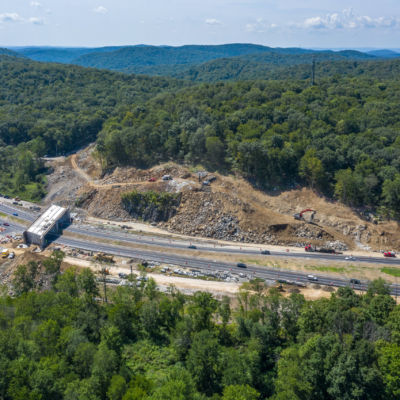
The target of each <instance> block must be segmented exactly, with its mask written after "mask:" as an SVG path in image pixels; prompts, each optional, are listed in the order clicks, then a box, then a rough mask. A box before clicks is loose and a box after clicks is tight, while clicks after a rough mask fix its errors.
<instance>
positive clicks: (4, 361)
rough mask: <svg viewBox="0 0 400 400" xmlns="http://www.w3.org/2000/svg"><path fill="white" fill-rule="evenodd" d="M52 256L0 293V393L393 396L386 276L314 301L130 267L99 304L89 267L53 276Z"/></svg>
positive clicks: (54, 397)
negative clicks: (155, 277)
mask: <svg viewBox="0 0 400 400" xmlns="http://www.w3.org/2000/svg"><path fill="white" fill-rule="evenodd" d="M61 260H62V254H61V253H60V252H57V253H55V254H53V256H52V257H51V258H49V259H47V260H44V261H42V262H35V261H30V262H29V263H28V264H27V265H20V266H19V267H18V269H17V271H16V275H15V279H14V287H15V291H16V296H15V297H14V298H10V297H7V296H6V295H3V296H1V297H0V370H1V374H0V398H2V399H4V400H39V399H42V400H45V399H51V400H58V399H60V400H61V399H64V400H202V399H203V400H205V399H213V400H219V399H220V400H264V399H271V400H288V399H290V400H357V399H358V400H369V399H370V400H380V399H382V400H392V399H393V400H395V399H398V398H399V396H400V380H399V367H400V366H399V360H400V307H399V306H396V305H395V301H394V300H393V299H392V298H391V297H390V296H389V295H388V292H387V288H386V287H385V285H384V283H383V281H374V282H372V283H371V285H370V288H369V290H368V292H367V293H366V294H364V295H357V294H355V293H354V291H353V290H352V289H351V288H349V287H346V288H339V289H338V291H337V292H336V293H334V294H331V297H330V298H329V299H321V300H316V301H306V300H305V299H304V297H303V296H302V295H301V294H298V293H296V292H293V293H291V294H289V295H288V296H285V297H284V296H283V295H282V293H280V292H279V291H278V290H277V289H269V291H268V292H267V291H266V289H265V287H264V284H263V282H261V281H253V282H251V283H250V284H248V286H247V288H244V289H243V290H242V291H241V292H240V293H239V294H238V295H237V298H236V299H235V301H234V304H235V306H232V305H231V304H230V303H231V301H230V299H228V298H224V299H222V300H221V301H217V300H215V299H214V298H213V297H212V296H211V295H210V294H208V293H204V292H197V293H195V294H194V295H193V296H184V295H183V294H181V293H180V292H179V291H177V290H175V289H173V288H171V289H170V290H169V291H168V292H167V293H162V292H160V291H159V290H157V287H156V285H155V283H154V281H152V280H151V279H149V280H146V279H141V280H136V278H134V277H132V278H133V279H132V285H131V286H119V287H117V288H115V289H110V288H109V289H108V293H107V302H105V301H103V300H105V299H106V297H105V294H104V293H103V292H101V291H99V288H98V287H97V284H96V278H95V276H94V275H93V273H92V272H91V271H90V270H89V269H82V270H77V269H74V268H70V269H67V270H65V271H64V272H63V273H62V274H60V269H59V268H60V264H61ZM40 274H42V275H40ZM43 274H44V275H43ZM40 276H41V278H44V279H40ZM46 280H47V281H48V280H50V281H51V282H52V288H49V289H47V290H44V289H43V288H41V286H40V282H43V281H46ZM139 282H140V283H139Z"/></svg>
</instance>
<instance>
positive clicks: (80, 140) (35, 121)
mask: <svg viewBox="0 0 400 400" xmlns="http://www.w3.org/2000/svg"><path fill="white" fill-rule="evenodd" d="M399 66H400V61H399V60H387V61H373V62H372V61H371V62H365V63H364V62H363V63H361V62H351V63H349V62H345V61H343V62H339V63H328V62H326V63H320V64H318V65H317V85H315V86H314V87H311V85H310V79H309V78H308V79H287V77H288V76H290V71H291V70H290V69H288V74H287V75H285V79H284V80H276V81H273V80H271V81H248V82H246V81H243V82H237V83H215V84H202V85H200V86H192V87H186V88H185V86H188V84H187V83H184V82H183V81H177V80H172V79H169V78H150V77H142V76H140V77H138V76H129V75H125V74H119V73H111V72H106V71H99V70H94V69H85V68H81V67H76V66H65V65H57V64H41V63H36V62H32V61H27V60H24V59H17V58H13V57H6V56H3V57H2V58H1V61H0V87H1V92H0V140H1V144H2V146H1V147H0V151H1V157H2V160H4V162H3V163H1V165H0V192H6V193H8V194H11V195H15V194H19V195H21V196H23V197H25V198H30V199H39V198H40V197H41V196H42V195H43V182H44V172H45V171H44V169H43V165H42V164H41V162H40V161H39V156H42V155H44V154H50V155H55V154H64V153H65V152H69V151H73V150H76V149H77V148H78V147H80V146H82V145H85V144H87V143H89V142H90V141H94V140H96V139H97V137H98V146H97V149H98V151H99V155H100V156H101V158H102V160H103V165H104V166H105V167H107V168H112V167H115V166H118V165H133V166H138V167H149V166H152V165H155V164H157V163H159V162H163V161H168V160H174V161H178V162H182V163H184V162H185V163H190V164H198V163H200V164H203V165H204V166H205V167H207V168H209V169H214V170H219V171H222V172H230V173H235V172H237V173H240V174H242V175H243V176H244V177H246V178H247V179H248V180H249V181H250V182H252V183H253V184H254V185H256V186H257V187H260V188H264V189H272V188H277V187H281V188H290V187H295V186H297V185H309V186H311V187H312V188H314V189H316V190H318V191H320V192H323V193H325V194H326V195H328V196H329V197H336V198H338V199H340V200H341V201H343V202H344V203H346V204H349V205H351V206H355V207H365V206H367V207H371V208H375V209H377V210H378V212H379V213H380V214H381V215H382V216H385V217H386V216H391V217H396V218H397V217H399V213H400V164H399V160H400V147H399V144H400V142H399V140H400V139H399V133H398V132H399V126H400V120H399V119H400V112H399V111H400V102H399V93H400V91H399V89H400V87H399V86H400V83H399V79H398V73H399V69H400V68H399ZM303 67H304V66H303ZM303 67H302V66H298V67H291V68H299V70H298V71H297V72H293V75H294V77H296V78H301V77H302V78H307V73H306V71H305V70H304V69H301V68H303ZM307 68H309V66H308V67H307ZM324 68H326V70H327V71H328V72H329V75H331V76H330V77H328V78H322V76H323V73H322V71H323V70H324ZM333 71H337V72H338V73H337V74H334V73H333ZM340 71H347V73H348V75H349V76H346V75H344V76H343V75H340V74H339V73H340ZM302 73H304V74H305V76H301V74H302ZM308 73H309V70H308ZM327 75H328V73H327ZM98 135H99V136H98Z"/></svg>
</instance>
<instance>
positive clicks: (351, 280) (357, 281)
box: [350, 278, 361, 285]
mask: <svg viewBox="0 0 400 400" xmlns="http://www.w3.org/2000/svg"><path fill="white" fill-rule="evenodd" d="M350 283H352V284H354V285H359V284H361V282H360V281H359V280H358V279H354V278H351V279H350Z"/></svg>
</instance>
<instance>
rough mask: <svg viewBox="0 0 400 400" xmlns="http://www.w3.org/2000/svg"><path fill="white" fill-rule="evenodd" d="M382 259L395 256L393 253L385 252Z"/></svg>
mask: <svg viewBox="0 0 400 400" xmlns="http://www.w3.org/2000/svg"><path fill="white" fill-rule="evenodd" d="M383 257H396V254H395V253H394V252H393V251H385V252H384V253H383Z"/></svg>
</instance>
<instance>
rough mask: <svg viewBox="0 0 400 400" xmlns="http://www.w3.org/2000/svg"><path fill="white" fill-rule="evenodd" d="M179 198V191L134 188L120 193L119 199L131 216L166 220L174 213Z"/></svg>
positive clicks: (145, 219) (155, 220)
mask: <svg viewBox="0 0 400 400" xmlns="http://www.w3.org/2000/svg"><path fill="white" fill-rule="evenodd" d="M180 198H181V194H180V193H167V192H161V193H158V192H155V191H153V190H149V191H146V192H139V191H137V190H134V191H132V192H128V193H124V194H122V196H121V201H122V205H123V207H124V209H125V210H126V211H128V213H129V214H130V215H131V216H132V217H133V218H136V219H139V220H143V221H154V222H158V221H168V219H169V218H171V217H172V216H173V215H174V214H175V212H176V209H177V207H178V206H179V203H180Z"/></svg>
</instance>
